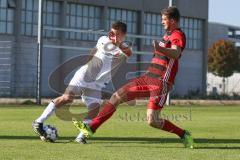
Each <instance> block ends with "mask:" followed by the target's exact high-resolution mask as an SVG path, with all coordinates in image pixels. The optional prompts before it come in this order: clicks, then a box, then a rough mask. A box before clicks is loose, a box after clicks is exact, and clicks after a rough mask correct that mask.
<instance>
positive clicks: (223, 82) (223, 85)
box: [222, 77, 226, 94]
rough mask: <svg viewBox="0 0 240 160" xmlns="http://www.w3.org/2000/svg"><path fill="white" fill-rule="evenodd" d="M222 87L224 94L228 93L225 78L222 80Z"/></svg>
mask: <svg viewBox="0 0 240 160" xmlns="http://www.w3.org/2000/svg"><path fill="white" fill-rule="evenodd" d="M222 87H223V89H222V94H225V92H226V85H225V77H223V79H222Z"/></svg>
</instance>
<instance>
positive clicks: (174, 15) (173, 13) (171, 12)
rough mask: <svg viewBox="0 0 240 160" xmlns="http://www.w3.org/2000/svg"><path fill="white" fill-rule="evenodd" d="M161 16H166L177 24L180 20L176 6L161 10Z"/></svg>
mask: <svg viewBox="0 0 240 160" xmlns="http://www.w3.org/2000/svg"><path fill="white" fill-rule="evenodd" d="M161 15H166V16H167V17H168V18H169V19H174V20H176V21H177V22H179V20H180V12H179V10H178V9H177V7H176V6H171V7H167V8H164V9H162V10H161Z"/></svg>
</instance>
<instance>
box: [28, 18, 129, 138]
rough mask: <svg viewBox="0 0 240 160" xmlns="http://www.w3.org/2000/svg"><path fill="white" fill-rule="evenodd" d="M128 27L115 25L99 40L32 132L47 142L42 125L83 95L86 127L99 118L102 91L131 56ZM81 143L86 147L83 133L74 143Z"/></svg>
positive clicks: (35, 122) (34, 125)
mask: <svg viewBox="0 0 240 160" xmlns="http://www.w3.org/2000/svg"><path fill="white" fill-rule="evenodd" d="M126 32H127V25H126V24H125V23H123V22H121V21H117V22H115V23H113V24H112V26H111V30H110V32H109V35H108V36H102V37H100V38H99V39H98V42H97V45H96V47H95V49H94V51H95V54H94V56H93V57H92V59H91V60H89V61H88V63H87V64H85V65H84V66H82V67H81V68H80V69H78V70H77V71H76V73H75V75H74V76H73V78H72V80H71V81H70V83H69V85H68V87H67V89H66V91H65V93H64V94H63V95H62V96H60V97H57V98H56V99H54V100H52V101H51V102H50V103H49V104H48V106H47V107H46V108H45V110H44V111H43V113H42V114H41V116H40V117H38V118H37V119H36V120H35V121H34V122H33V124H32V127H33V130H34V132H35V133H37V134H38V135H39V136H40V139H41V140H43V141H46V133H45V131H44V129H43V123H44V122H45V121H46V120H47V119H48V118H49V117H50V116H51V115H52V114H53V113H54V111H55V109H56V108H59V107H61V106H63V105H65V104H67V103H71V102H73V100H74V97H75V96H79V95H81V97H82V101H83V103H84V104H85V105H86V106H87V108H88V115H87V116H86V117H85V123H90V122H91V119H93V118H94V117H96V116H97V114H98V112H99V108H100V106H101V104H102V103H103V99H102V92H101V90H102V89H103V88H104V87H106V84H107V83H108V82H110V81H111V77H113V76H114V74H115V73H116V71H117V69H118V68H119V66H120V65H121V64H122V63H123V62H125V61H126V59H127V57H129V56H130V55H131V54H132V49H131V47H129V46H126V45H124V43H123V42H124V40H125V36H126ZM75 141H76V142H78V143H86V141H85V137H84V134H82V133H81V132H80V133H79V135H78V136H77V138H76V139H75Z"/></svg>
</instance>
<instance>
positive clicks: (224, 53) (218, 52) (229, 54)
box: [208, 40, 239, 93]
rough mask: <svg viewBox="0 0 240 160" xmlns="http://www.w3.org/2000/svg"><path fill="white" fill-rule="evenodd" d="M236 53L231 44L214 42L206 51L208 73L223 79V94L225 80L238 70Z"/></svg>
mask: <svg viewBox="0 0 240 160" xmlns="http://www.w3.org/2000/svg"><path fill="white" fill-rule="evenodd" d="M238 67H239V56H238V51H237V49H236V47H235V45H234V43H233V42H231V41H227V40H219V41H216V42H215V43H214V44H213V45H212V46H211V47H210V48H209V50H208V71H209V72H211V73H213V74H214V75H216V76H219V77H222V78H223V93H225V78H226V77H229V76H231V75H232V74H233V73H234V71H237V70H239V69H238Z"/></svg>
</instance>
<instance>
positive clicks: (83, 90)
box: [67, 69, 103, 108]
mask: <svg viewBox="0 0 240 160" xmlns="http://www.w3.org/2000/svg"><path fill="white" fill-rule="evenodd" d="M82 71H83V70H81V69H79V70H78V71H77V72H76V73H75V75H74V76H73V78H72V80H71V81H70V83H69V85H68V88H67V91H68V92H69V91H71V92H73V93H74V94H75V95H76V96H81V97H82V101H83V103H84V104H85V105H86V106H87V107H88V108H89V107H91V104H93V103H97V104H99V105H101V104H102V103H103V100H102V91H101V90H102V88H101V87H100V86H99V85H97V84H96V83H95V82H89V83H88V82H85V81H84V78H83V76H84V74H83V72H82Z"/></svg>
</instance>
